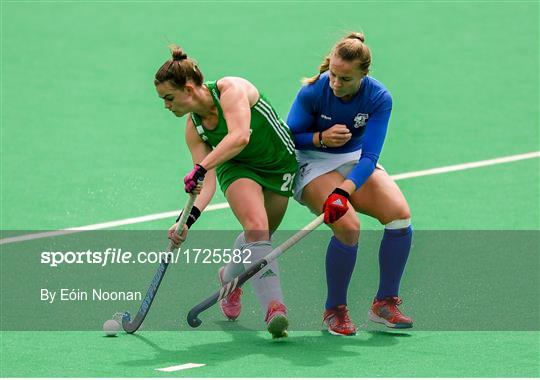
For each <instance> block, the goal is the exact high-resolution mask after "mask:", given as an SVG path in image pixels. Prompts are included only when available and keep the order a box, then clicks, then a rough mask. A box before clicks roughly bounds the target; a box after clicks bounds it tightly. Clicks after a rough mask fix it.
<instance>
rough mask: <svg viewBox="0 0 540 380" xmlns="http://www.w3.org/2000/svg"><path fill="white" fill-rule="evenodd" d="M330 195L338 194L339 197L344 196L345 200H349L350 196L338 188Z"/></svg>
mask: <svg viewBox="0 0 540 380" xmlns="http://www.w3.org/2000/svg"><path fill="white" fill-rule="evenodd" d="M332 194H339V195H342V196H344V197H345V198H347V199H349V197H350V196H351V195H350V194H349V193H347V192H346V191H345V190H343V189H341V188H339V187H336V188H335V189H334V191H332Z"/></svg>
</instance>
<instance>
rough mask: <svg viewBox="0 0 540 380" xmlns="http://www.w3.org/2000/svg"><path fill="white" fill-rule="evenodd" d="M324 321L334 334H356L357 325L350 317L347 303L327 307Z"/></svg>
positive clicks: (329, 330)
mask: <svg viewBox="0 0 540 380" xmlns="http://www.w3.org/2000/svg"><path fill="white" fill-rule="evenodd" d="M323 323H324V324H325V325H326V327H327V328H328V332H329V333H330V334H332V335H356V326H355V325H354V323H353V321H351V318H350V317H349V310H348V309H347V305H338V306H336V307H335V308H333V309H326V310H325V311H324V314H323Z"/></svg>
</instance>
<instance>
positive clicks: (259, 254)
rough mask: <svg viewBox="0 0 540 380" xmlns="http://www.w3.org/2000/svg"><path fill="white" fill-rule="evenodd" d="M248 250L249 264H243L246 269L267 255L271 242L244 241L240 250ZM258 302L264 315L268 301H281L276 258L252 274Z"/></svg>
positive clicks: (252, 282)
mask: <svg viewBox="0 0 540 380" xmlns="http://www.w3.org/2000/svg"><path fill="white" fill-rule="evenodd" d="M244 250H249V252H251V256H250V257H249V261H250V262H251V263H250V264H244V265H245V267H246V269H248V268H249V267H250V266H251V265H253V264H254V263H256V262H257V261H259V260H260V259H262V258H263V257H264V256H266V255H268V254H269V253H270V252H271V251H272V243H270V241H269V240H262V241H256V242H253V243H246V244H245V245H244V246H243V247H242V251H244ZM250 282H251V284H252V285H253V288H254V290H255V294H256V295H257V298H259V303H260V305H261V310H262V313H263V316H266V311H267V310H268V305H269V304H270V301H272V300H276V301H279V302H281V303H283V293H282V292H281V284H280V278H279V266H278V263H277V261H276V260H274V261H273V262H271V263H270V264H268V265H267V266H266V267H264V269H263V270H262V271H261V272H259V273H257V274H256V275H255V276H253V277H252V278H251V280H250Z"/></svg>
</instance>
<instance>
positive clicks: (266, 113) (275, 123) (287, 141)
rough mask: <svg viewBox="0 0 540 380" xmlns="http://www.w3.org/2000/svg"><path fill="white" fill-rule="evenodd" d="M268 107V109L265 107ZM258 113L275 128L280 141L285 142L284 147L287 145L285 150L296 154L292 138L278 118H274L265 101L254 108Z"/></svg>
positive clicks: (261, 101)
mask: <svg viewBox="0 0 540 380" xmlns="http://www.w3.org/2000/svg"><path fill="white" fill-rule="evenodd" d="M265 106H266V107H265ZM254 108H255V109H256V110H257V111H259V112H260V113H261V115H263V116H264V117H265V118H266V120H267V121H268V123H269V124H270V125H271V126H272V128H274V131H275V132H276V134H277V135H278V137H279V138H280V140H281V141H282V142H283V145H285V148H286V149H287V151H288V152H289V153H290V154H294V144H293V142H292V139H291V137H290V136H289V134H288V133H287V132H285V131H283V130H282V128H283V127H282V126H281V124H280V123H279V121H277V120H276V118H275V117H274V116H273V114H272V112H271V107H269V106H268V105H267V104H266V103H264V101H263V100H262V99H261V100H260V101H259V103H257V104H256V105H255V107H254Z"/></svg>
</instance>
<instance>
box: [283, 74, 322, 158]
mask: <svg viewBox="0 0 540 380" xmlns="http://www.w3.org/2000/svg"><path fill="white" fill-rule="evenodd" d="M313 87H314V86H313V85H307V86H304V87H302V88H301V89H300V91H299V92H298V94H297V95H296V98H295V99H294V102H293V104H292V106H291V110H290V111H289V115H288V116H287V124H288V126H289V128H290V129H291V132H292V133H293V137H294V143H295V146H296V148H297V149H304V148H308V147H313V132H308V131H309V130H310V129H312V126H313V122H314V120H315V116H314V113H315V111H314V103H315V95H316V94H315V91H313V90H314V89H313Z"/></svg>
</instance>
